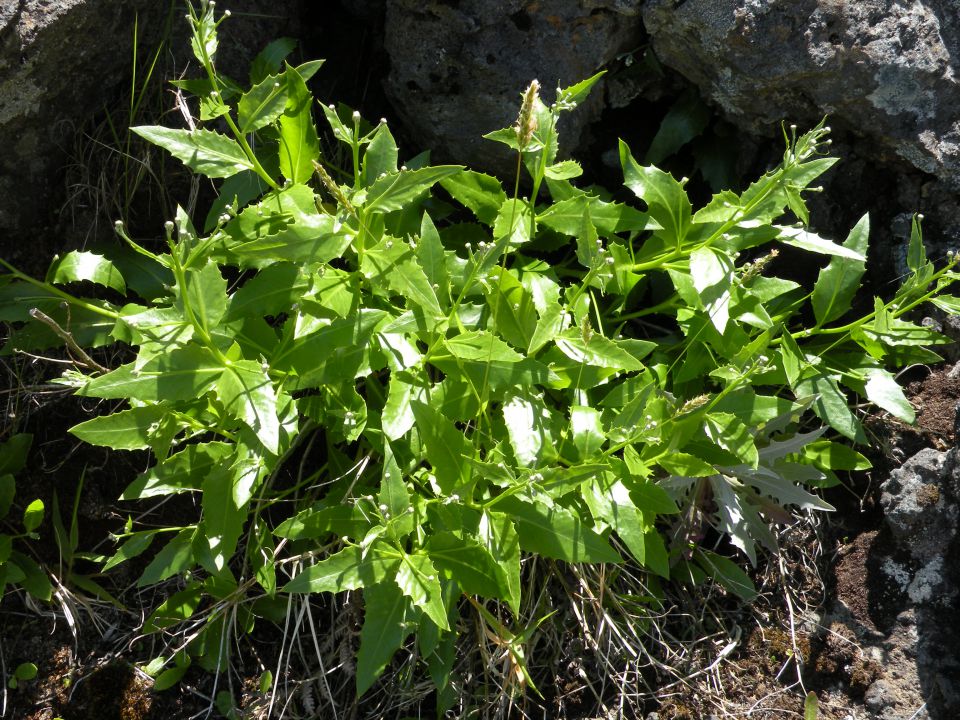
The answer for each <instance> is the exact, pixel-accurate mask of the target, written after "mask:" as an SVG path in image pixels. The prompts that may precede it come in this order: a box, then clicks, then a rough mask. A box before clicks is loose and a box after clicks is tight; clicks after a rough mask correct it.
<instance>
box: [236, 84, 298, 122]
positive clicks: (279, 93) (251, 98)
mask: <svg viewBox="0 0 960 720" xmlns="http://www.w3.org/2000/svg"><path fill="white" fill-rule="evenodd" d="M288 88H289V84H288V83H287V80H286V78H281V77H280V76H279V75H269V76H267V77H266V78H264V79H263V80H261V81H260V82H259V83H257V84H256V85H254V86H253V87H252V88H250V90H249V91H248V92H245V93H244V94H243V95H242V96H240V100H239V102H238V103H237V116H238V119H239V125H240V132H242V133H243V134H244V135H246V134H248V133H252V132H256V131H257V130H259V129H260V128H262V127H266V126H267V125H269V124H271V123H272V122H273V121H274V120H276V119H277V118H278V117H280V115H281V113H283V111H284V109H285V108H286V105H287V92H288Z"/></svg>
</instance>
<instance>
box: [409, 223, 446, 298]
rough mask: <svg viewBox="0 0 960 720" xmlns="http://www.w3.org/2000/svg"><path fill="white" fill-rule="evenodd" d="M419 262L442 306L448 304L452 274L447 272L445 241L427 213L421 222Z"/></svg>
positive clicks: (418, 244) (418, 246) (418, 245)
mask: <svg viewBox="0 0 960 720" xmlns="http://www.w3.org/2000/svg"><path fill="white" fill-rule="evenodd" d="M416 253H417V262H418V263H419V264H420V267H421V268H422V269H423V272H424V274H425V275H426V277H427V282H429V283H430V286H431V287H432V288H435V293H436V295H437V298H438V300H439V301H440V304H441V305H442V306H446V302H445V301H444V298H446V297H447V296H448V295H449V292H450V275H449V273H448V272H447V263H446V256H447V251H446V250H444V247H443V243H441V242H440V233H438V232H437V228H436V226H435V225H434V224H433V220H431V219H430V216H429V215H428V214H427V213H424V214H423V220H422V221H421V223H420V242H418V243H417V249H416Z"/></svg>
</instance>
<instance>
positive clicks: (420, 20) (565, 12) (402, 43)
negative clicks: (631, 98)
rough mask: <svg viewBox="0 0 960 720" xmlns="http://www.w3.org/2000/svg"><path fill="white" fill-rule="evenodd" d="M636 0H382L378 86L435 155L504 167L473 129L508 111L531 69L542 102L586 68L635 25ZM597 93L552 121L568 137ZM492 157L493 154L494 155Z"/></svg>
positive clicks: (629, 41)
mask: <svg viewBox="0 0 960 720" xmlns="http://www.w3.org/2000/svg"><path fill="white" fill-rule="evenodd" d="M639 5H640V2H639V0H551V2H526V1H525V0H462V1H461V2H456V3H451V2H422V0H388V1H387V8H386V11H387V16H386V24H385V29H386V37H385V40H384V42H385V45H386V49H387V52H388V53H389V55H390V61H391V70H390V74H389V76H388V77H387V78H386V80H385V89H386V92H387V95H388V97H389V98H390V100H391V102H392V104H393V106H394V108H395V110H396V112H397V114H398V115H399V117H400V118H401V120H402V121H403V122H404V123H405V125H406V126H407V129H408V132H409V133H410V134H411V135H412V136H413V139H414V140H415V141H416V142H417V144H419V145H421V146H422V147H429V148H430V149H431V150H432V152H433V153H434V156H435V157H436V158H445V159H450V158H453V157H455V158H456V160H457V162H465V163H467V164H470V165H472V166H474V167H478V168H488V169H502V170H504V171H505V173H510V172H512V171H513V167H512V166H509V167H507V165H506V153H504V154H503V155H502V156H498V154H497V153H498V152H499V149H498V148H497V146H495V145H494V144H493V143H491V142H490V141H487V140H483V139H482V135H483V134H484V133H488V132H490V131H492V130H498V129H499V128H501V127H506V126H508V125H510V124H511V123H513V122H514V120H515V119H516V114H517V110H518V108H519V98H520V93H521V92H522V91H523V89H524V87H525V86H526V85H527V84H528V83H529V82H530V80H532V79H534V78H536V79H538V80H539V81H540V84H541V86H542V87H543V88H544V93H543V94H544V97H545V99H546V101H547V102H550V100H551V99H552V94H553V92H552V90H553V88H555V87H557V86H558V85H564V86H565V85H569V84H572V83H575V82H578V81H579V80H582V79H584V78H586V77H589V76H590V75H593V74H594V73H595V72H597V70H599V69H600V68H601V67H602V66H603V65H605V64H606V63H608V62H610V61H611V60H612V59H613V58H615V57H616V56H617V54H618V53H621V52H624V51H626V50H630V49H633V47H634V46H635V45H636V44H637V42H638V41H639V38H640V37H641V35H642V27H641V23H640V19H639V16H638V13H639ZM601 97H602V94H601V93H600V92H598V91H597V90H595V91H594V93H593V94H592V96H591V98H590V100H589V101H588V103H587V104H586V106H585V107H582V108H580V109H578V110H577V112H575V113H570V114H568V115H567V116H566V117H565V118H564V122H565V123H566V124H565V126H561V133H563V135H562V140H561V143H562V145H564V146H565V147H567V148H571V147H575V146H576V144H577V142H578V140H579V138H580V133H581V131H582V129H583V128H584V126H585V125H586V124H588V123H589V122H590V121H591V120H594V119H596V117H597V115H598V112H599V109H600V107H601V105H602V102H601ZM498 157H499V158H501V159H500V160H499V161H498Z"/></svg>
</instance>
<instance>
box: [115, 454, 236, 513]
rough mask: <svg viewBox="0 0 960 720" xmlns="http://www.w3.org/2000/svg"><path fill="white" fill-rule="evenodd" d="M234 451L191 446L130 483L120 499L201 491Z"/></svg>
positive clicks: (136, 498)
mask: <svg viewBox="0 0 960 720" xmlns="http://www.w3.org/2000/svg"><path fill="white" fill-rule="evenodd" d="M233 452H234V447H233V445H229V444H227V443H222V442H210V443H202V444H199V445H188V446H187V447H185V448H184V449H183V450H181V451H180V452H178V453H174V454H173V455H171V456H170V457H168V458H167V459H166V460H164V461H163V462H161V463H159V464H157V465H154V466H153V467H152V468H150V469H149V470H147V471H146V472H145V473H143V475H141V476H140V477H138V478H137V479H136V480H134V481H133V482H132V483H130V484H129V485H128V486H127V488H126V489H125V490H124V491H123V495H122V496H121V499H122V500H139V499H142V498H149V497H157V496H160V495H173V494H176V493H182V492H188V491H191V490H199V489H200V487H201V486H202V484H203V479H204V478H205V477H207V475H209V474H210V473H211V472H212V471H213V469H214V468H216V467H219V466H220V464H221V463H223V461H224V460H225V459H226V458H227V457H228V456H230V455H231V454H232V453H233Z"/></svg>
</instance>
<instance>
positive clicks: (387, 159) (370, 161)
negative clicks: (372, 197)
mask: <svg viewBox="0 0 960 720" xmlns="http://www.w3.org/2000/svg"><path fill="white" fill-rule="evenodd" d="M398 156H399V153H398V152H397V141H396V140H394V139H393V134H392V133H391V132H390V128H388V127H387V124H386V123H385V122H381V123H380V125H378V126H377V130H376V132H375V133H374V135H373V139H372V140H371V141H370V144H369V145H368V146H367V151H366V152H365V153H364V154H363V178H364V185H368V186H369V185H372V184H373V183H374V182H376V180H377V179H378V178H379V177H380V176H381V175H389V174H390V173H395V172H397V161H398Z"/></svg>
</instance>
